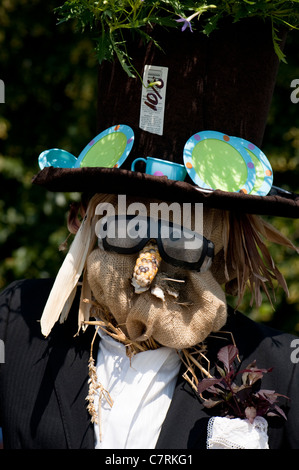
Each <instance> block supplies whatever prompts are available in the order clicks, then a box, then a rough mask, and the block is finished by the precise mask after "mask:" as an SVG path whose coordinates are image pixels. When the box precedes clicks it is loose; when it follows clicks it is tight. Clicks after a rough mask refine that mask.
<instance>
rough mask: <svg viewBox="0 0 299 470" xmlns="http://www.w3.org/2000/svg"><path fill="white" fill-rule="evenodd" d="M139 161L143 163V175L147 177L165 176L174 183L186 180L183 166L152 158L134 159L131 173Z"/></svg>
mask: <svg viewBox="0 0 299 470" xmlns="http://www.w3.org/2000/svg"><path fill="white" fill-rule="evenodd" d="M139 161H143V162H145V164H146V166H145V173H147V174H149V175H153V176H167V178H169V179H170V180H176V181H184V179H185V178H186V174H187V171H186V168H185V166H184V165H180V164H179V163H173V162H169V161H167V160H160V159H159V158H152V157H147V158H136V159H135V160H134V161H133V163H132V165H131V170H132V171H135V164H136V163H137V162H139Z"/></svg>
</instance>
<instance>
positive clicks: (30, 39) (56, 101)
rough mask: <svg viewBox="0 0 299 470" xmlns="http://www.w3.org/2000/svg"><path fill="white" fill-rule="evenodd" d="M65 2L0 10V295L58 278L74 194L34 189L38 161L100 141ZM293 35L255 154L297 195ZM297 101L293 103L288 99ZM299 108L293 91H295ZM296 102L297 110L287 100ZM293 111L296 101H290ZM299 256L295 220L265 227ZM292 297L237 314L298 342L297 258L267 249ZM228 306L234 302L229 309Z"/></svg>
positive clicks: (85, 43) (86, 65) (91, 77)
mask: <svg viewBox="0 0 299 470" xmlns="http://www.w3.org/2000/svg"><path fill="white" fill-rule="evenodd" d="M62 3H63V2H62V1H53V0H48V1H47V2H45V1H42V0H30V1H29V0H2V1H1V4H0V79H1V80H3V82H4V83H5V103H4V104H0V190H1V198H0V259H1V261H0V290H2V289H3V288H5V287H6V286H7V285H8V284H9V283H11V282H12V281H14V280H16V279H22V278H41V277H49V276H55V275H56V273H57V271H58V269H59V267H60V265H61V262H62V260H63V259H64V256H65V252H61V251H59V250H58V247H59V245H60V244H61V243H62V242H63V241H64V240H65V238H66V236H67V229H66V213H67V210H68V207H69V204H70V201H71V200H74V199H75V200H76V199H78V197H79V196H78V194H76V193H74V194H65V193H50V192H46V191H45V190H44V189H42V188H39V187H37V186H36V187H35V186H32V185H31V178H32V176H33V175H34V174H36V173H37V172H38V171H39V168H38V164H37V158H38V155H39V154H40V152H42V151H43V150H45V149H48V148H52V147H58V148H62V149H65V150H67V151H69V152H71V153H73V154H74V155H76V156H78V155H79V153H80V151H81V150H82V149H83V148H84V147H85V145H86V144H87V143H88V142H89V140H90V139H91V138H92V137H94V136H95V135H96V134H97V128H96V101H97V62H96V58H95V55H94V51H93V44H92V42H91V40H90V39H89V38H86V37H83V36H81V35H80V34H75V33H74V31H73V25H71V24H63V25H59V26H57V24H56V17H55V15H54V13H53V9H54V8H55V7H57V6H59V5H60V4H62ZM298 45H299V32H298V31H293V32H292V33H290V34H289V37H288V39H287V44H286V48H285V53H286V56H287V62H288V63H287V64H284V63H281V65H280V69H279V73H278V78H277V85H276V89H275V93H274V98H273V102H272V106H271V111H270V114H269V119H268V125H267V129H266V133H265V137H264V143H263V147H262V150H263V151H264V152H265V154H266V155H267V156H268V158H269V159H270V161H271V163H272V166H273V169H274V184H275V185H276V186H280V187H282V188H284V189H287V190H291V191H295V192H299V103H298V104H297V103H296V102H292V101H291V94H292V93H293V95H294V96H295V97H296V92H295V88H292V87H291V83H292V81H293V80H295V79H298V84H297V88H298V89H299V53H298V51H299V48H298ZM294 92H295V93H294ZM297 96H298V100H299V91H298V94H297ZM293 101H294V100H293ZM295 101H296V100H295ZM269 220H270V221H271V222H272V223H273V224H274V225H275V226H276V228H278V229H279V230H280V231H281V232H282V233H283V234H284V235H286V236H288V237H289V238H291V240H292V241H293V242H294V243H295V244H297V246H299V220H293V219H282V218H271V219H269ZM271 252H272V255H273V257H274V259H275V261H276V262H277V265H278V267H279V268H280V270H281V271H282V273H283V274H284V276H285V278H286V280H287V282H288V286H289V291H290V295H289V297H288V298H287V297H286V296H285V294H284V293H283V291H282V290H277V293H276V303H275V304H274V307H275V308H273V307H272V306H271V304H270V303H269V301H268V300H267V299H265V301H264V303H263V305H262V306H261V307H260V308H259V309H256V308H254V307H253V308H252V307H251V306H250V305H249V298H248V297H246V298H245V299H244V302H243V303H242V305H241V308H240V310H241V311H243V312H244V313H246V314H247V315H249V316H250V317H251V318H254V319H255V320H257V321H261V322H265V323H267V324H269V325H272V326H274V327H276V328H279V329H282V330H284V331H288V332H291V333H295V334H297V335H299V256H296V255H295V254H294V253H293V252H291V251H290V250H288V249H284V248H282V247H276V246H272V247H271ZM229 301H230V302H232V303H233V302H234V300H233V299H229Z"/></svg>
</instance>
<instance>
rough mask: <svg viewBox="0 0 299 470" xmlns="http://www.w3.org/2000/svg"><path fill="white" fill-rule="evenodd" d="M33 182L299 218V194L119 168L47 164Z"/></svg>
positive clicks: (61, 188)
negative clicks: (233, 188)
mask: <svg viewBox="0 0 299 470" xmlns="http://www.w3.org/2000/svg"><path fill="white" fill-rule="evenodd" d="M32 183H33V184H36V185H39V186H43V187H44V188H45V189H47V190H49V191H54V192H82V193H83V192H84V193H86V192H87V193H108V194H126V195H130V196H136V197H146V198H152V199H161V200H165V201H171V202H179V203H183V202H189V203H190V202H191V203H195V202H197V203H203V204H205V205H206V206H208V207H213V208H216V209H222V210H229V211H242V212H243V213H248V214H257V215H271V216H279V217H290V218H299V194H295V193H289V192H283V191H281V193H279V194H275V195H267V196H254V195H250V194H243V193H232V192H226V191H221V190H218V189H217V190H215V191H208V192H207V191H205V190H201V188H199V187H197V186H194V185H193V184H190V183H188V182H185V181H174V180H170V179H168V178H167V177H161V176H152V175H148V174H145V173H141V172H137V171H129V170H125V169H119V168H99V167H93V168H91V167H86V168H54V167H46V168H44V169H43V170H41V171H40V172H39V173H38V174H37V175H36V176H34V178H33V180H32ZM278 192H279V191H278Z"/></svg>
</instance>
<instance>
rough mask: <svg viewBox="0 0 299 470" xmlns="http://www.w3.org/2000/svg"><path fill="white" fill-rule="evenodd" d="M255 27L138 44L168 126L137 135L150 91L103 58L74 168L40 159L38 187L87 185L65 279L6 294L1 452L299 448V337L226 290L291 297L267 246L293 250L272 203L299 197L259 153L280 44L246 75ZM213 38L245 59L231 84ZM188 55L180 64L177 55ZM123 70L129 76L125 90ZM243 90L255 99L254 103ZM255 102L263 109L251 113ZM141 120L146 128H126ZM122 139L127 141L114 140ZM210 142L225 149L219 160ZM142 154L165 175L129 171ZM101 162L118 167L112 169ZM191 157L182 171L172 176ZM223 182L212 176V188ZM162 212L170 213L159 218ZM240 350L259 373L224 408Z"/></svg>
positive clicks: (288, 209) (246, 365) (234, 59)
mask: <svg viewBox="0 0 299 470" xmlns="http://www.w3.org/2000/svg"><path fill="white" fill-rule="evenodd" d="M245 26H246V23H245ZM245 29H246V28H245ZM243 32H244V25H243V26H242V27H241V28H239V27H238V26H236V25H234V26H233V27H232V26H231V25H230V27H229V28H228V29H227V30H226V31H225V40H224V41H220V44H219V43H218V46H217V48H216V46H215V44H216V37H211V39H209V40H207V39H204V40H202V42H199V38H197V40H198V41H193V40H192V42H191V41H190V38H189V39H188V40H187V43H184V39H183V40H182V37H181V36H180V37H178V36H177V35H174V36H172V38H171V41H170V40H168V41H166V43H165V44H164V46H165V47H164V49H165V50H166V53H165V54H161V53H160V52H157V55H155V54H154V53H153V50H152V48H151V44H149V46H148V49H147V50H146V53H145V54H144V53H143V55H142V56H141V54H137V58H139V59H140V60H141V62H142V64H141V63H140V65H138V67H139V66H140V70H143V68H144V66H145V65H146V64H151V65H153V66H157V68H159V66H160V65H161V63H163V64H164V65H166V67H168V75H169V83H168V85H167V93H166V101H165V115H164V128H163V132H162V135H157V134H154V133H153V132H151V131H149V130H140V129H138V110H137V108H136V107H135V101H136V96H137V93H138V94H141V90H140V89H139V91H138V92H137V91H136V84H134V85H133V82H132V79H126V78H125V77H124V76H123V74H122V72H121V70H118V69H117V65H115V64H112V65H111V64H109V65H105V66H103V68H102V70H101V74H100V87H99V88H100V106H99V122H100V124H99V128H100V129H101V130H103V129H106V127H108V128H109V129H108V131H107V132H104V131H103V132H104V134H103V133H101V134H100V138H97V139H94V140H93V141H91V143H90V144H89V145H88V146H87V147H86V149H84V151H83V152H82V155H80V156H79V157H78V162H79V163H76V161H75V160H76V159H75V160H74V159H73V160H72V158H70V160H72V164H73V166H72V165H69V167H67V165H64V166H63V165H61V166H59V165H57V164H56V166H55V164H54V163H53V162H54V159H51V152H49V151H48V153H47V154H43V155H42V156H41V158H40V162H42V170H41V171H40V173H39V174H38V175H37V176H36V177H35V179H34V183H35V184H39V185H41V186H44V187H45V188H46V189H49V190H53V191H79V192H82V194H83V196H82V200H81V203H80V204H79V205H73V206H72V208H71V211H70V214H69V219H68V226H69V230H70V232H71V233H73V234H74V235H75V237H74V240H73V242H72V244H71V246H70V248H69V251H68V254H67V255H66V258H65V260H64V263H63V265H62V266H61V268H60V270H59V272H58V274H57V277H56V279H55V281H54V282H53V281H52V280H32V281H31V280H30V281H29V280H26V281H17V282H15V283H13V284H12V285H10V286H9V287H8V288H7V289H6V290H5V291H4V292H3V293H2V296H1V304H0V306H1V317H0V319H1V322H0V338H1V339H4V341H5V348H6V349H5V352H6V362H5V364H4V365H2V366H1V376H0V419H1V421H0V423H1V426H2V427H3V433H4V445H5V446H6V447H7V448H43V449H45V448H73V449H77V448H101V449H109V448H110V449H122V448H131V449H141V448H143V449H153V448H157V449H159V448H160V449H167V448H168V449H175V448H176V449H193V448H201V449H203V448H207V447H209V448H270V449H271V448H287V447H288V448H298V447H299V440H298V436H299V432H298V431H299V420H298V417H297V416H298V407H299V398H298V387H299V372H298V365H296V364H294V363H292V361H291V359H290V355H291V352H292V350H291V343H292V341H293V340H294V337H293V336H291V335H288V334H284V333H282V332H279V331H275V330H272V329H270V328H267V327H265V326H263V325H259V324H257V323H255V322H253V321H252V320H250V319H248V318H247V317H246V316H244V315H242V314H241V313H239V312H237V311H234V310H233V309H232V308H230V307H229V306H228V305H227V303H226V297H225V294H226V293H229V294H232V295H236V296H237V297H238V299H239V301H241V299H242V297H243V295H244V292H245V289H246V287H247V286H248V287H249V288H250V290H251V292H252V301H255V302H256V303H257V305H259V304H260V303H261V291H265V292H266V293H267V295H268V296H269V298H270V293H269V291H270V290H271V287H272V284H273V280H274V281H275V282H276V281H277V282H278V284H280V286H282V288H284V289H285V291H286V292H287V286H286V284H285V281H284V278H283V276H282V275H281V273H280V271H279V269H278V268H277V267H276V265H275V263H274V261H273V259H272V257H271V255H270V254H269V251H268V249H267V247H266V242H267V241H270V242H274V243H278V244H281V245H285V246H288V247H289V248H291V249H294V250H296V248H295V247H294V245H293V244H292V243H291V242H290V241H289V240H287V239H286V238H285V237H284V236H283V235H281V234H280V233H279V232H278V231H277V230H276V229H275V228H274V227H272V226H271V225H270V224H269V223H267V222H266V221H264V220H263V219H262V218H261V217H260V215H267V214H270V215H280V216H289V217H298V216H299V205H298V198H299V196H298V195H295V194H291V193H288V192H285V191H282V190H280V189H279V188H273V187H272V185H271V184H270V183H269V180H267V177H268V176H269V173H266V172H267V171H268V172H269V171H270V172H271V170H269V168H268V167H266V164H268V160H265V158H262V157H261V155H262V153H261V151H260V150H259V149H258V150H259V152H260V153H258V154H256V152H255V150H256V149H257V148H258V146H260V145H261V140H262V135H263V131H264V125H265V120H266V116H267V110H268V107H269V104H270V96H268V98H267V97H266V96H265V93H264V91H265V90H267V93H269V91H270V94H271V93H272V90H273V86H274V82H273V79H268V78H267V77H266V72H267V70H266V69H268V68H269V67H268V66H269V64H270V63H271V65H272V66H274V75H275V73H276V70H277V59H276V57H275V53H274V52H273V53H272V52H269V50H268V51H267V61H263V57H262V56H263V54H264V52H263V50H264V49H263V48H260V47H256V49H254V50H255V53H256V55H259V56H260V57H259V59H260V60H261V61H262V63H263V67H262V68H261V67H259V66H255V67H253V62H251V59H250V57H247V56H246V66H249V71H248V69H245V68H244V67H245V65H244V67H243V65H242V66H241V65H240V62H239V55H238V54H239V53H238V51H237V49H238V48H237V47H235V46H236V44H238V46H240V43H241V42H242V45H243V51H244V48H245V50H248V49H250V48H252V47H253V46H252V43H253V42H254V41H257V44H256V45H257V46H258V45H259V41H260V40H261V37H263V38H264V39H265V41H264V42H265V43H267V42H268V43H269V41H270V39H271V38H270V39H269V30H267V29H266V28H265V27H263V28H262V29H261V30H255V33H256V34H255V35H254V37H252V36H250V41H249V35H248V34H245V35H243V34H242V33H243ZM215 35H216V36H217V33H215ZM169 39H170V36H169ZM192 39H193V38H192ZM249 42H250V44H249ZM174 43H175V44H176V45H177V48H174V47H173V44H174ZM187 44H188V47H187ZM168 47H169V50H168ZM171 49H174V50H175V54H176V57H175V59H174V58H173V57H171ZM187 49H188V50H189V52H190V56H188V55H187V54H186V50H187ZM216 49H217V51H218V52H220V53H219V57H220V59H219V60H224V57H225V60H226V61H230V63H231V64H233V63H234V64H235V63H238V64H239V65H238V67H237V68H235V69H234V73H235V74H236V75H235V77H234V79H232V78H231V75H230V72H229V73H227V74H226V75H227V76H226V79H227V82H226V81H225V80H226V79H225V70H226V67H224V64H222V66H221V67H222V69H223V74H222V75H221V78H222V79H223V81H221V84H220V82H219V81H218V80H216V79H214V78H215V73H216V71H215V69H214V66H212V65H211V63H210V61H208V62H204V61H202V60H201V59H199V57H198V55H199V54H201V55H203V56H206V55H207V54H208V50H210V51H214V52H215V50H216ZM224 49H226V50H227V51H229V52H230V53H229V54H226V55H225V54H223V52H224ZM178 51H181V52H183V54H182V57H184V59H182V60H184V61H185V62H182V63H185V65H184V66H183V69H182V70H183V72H184V73H179V71H178V69H177V67H175V66H174V65H175V63H177V61H178V60H179V59H178V56H177V54H178V53H179V52H178ZM212 58H213V60H215V54H214V53H213V54H212V55H211V61H212ZM255 59H256V58H255ZM207 63H208V65H207ZM258 63H260V62H258ZM188 64H189V65H188ZM242 64H244V63H243V62H242ZM226 66H227V64H226ZM194 67H195V68H196V71H195V72H194ZM228 68H230V66H228ZM174 71H175V73H174ZM249 72H250V75H249ZM217 74H218V72H217ZM217 74H216V75H217ZM252 76H253V77H254V78H255V79H254V80H251V78H252ZM107 77H109V79H108V78H107ZM110 77H111V79H110ZM211 77H212V78H211ZM244 77H245V78H246V81H245V83H244V80H245V79H244ZM250 77H251V78H250ZM115 79H117V80H115ZM116 82H117V83H118V85H117V83H116ZM120 82H121V83H123V84H124V86H123V87H122V89H121V93H119V94H118V95H117V96H116V95H115V93H116V92H117V88H119V83H120ZM134 83H136V82H134ZM161 83H162V82H161V81H160V82H159V84H160V86H161ZM163 83H164V82H163ZM183 83H185V86H183ZM257 83H258V86H257ZM269 83H270V86H269ZM187 84H189V85H187ZM248 84H250V85H251V86H252V93H251V92H250V93H249V92H248V86H249V85H248ZM271 84H272V85H271ZM220 85H221V90H219V87H220ZM217 88H218V91H220V93H219V94H218V91H217ZM178 89H179V90H180V98H179V99H177V97H178V93H177V92H178ZM240 89H242V90H247V95H246V98H245V96H243V91H242V90H241V92H240V93H241V95H240V96H241V98H242V100H239V97H238V96H237V95H238V90H240ZM124 90H125V92H124ZM230 91H231V94H230ZM253 93H256V94H257V96H256V97H255V98H254V97H253ZM186 96H188V99H189V101H186ZM229 96H230V98H229ZM248 96H250V99H251V100H253V101H251V104H250V105H249V106H245V103H244V101H243V100H246V102H247V104H248ZM232 97H234V102H232V101H230V99H232ZM261 97H262V98H263V99H262V101H263V102H262V105H263V106H262V108H263V109H262V111H260V110H258V109H257V108H256V103H258V102H259V103H260V101H261ZM106 98H107V99H106ZM259 100H260V101H259ZM178 103H184V107H186V103H188V106H187V107H186V115H187V116H188V117H186V116H185V117H184V116H183V115H182V113H178V112H177V111H176V106H178ZM260 104H261V103H260ZM184 109H185V108H184ZM228 110H230V112H229V113H228ZM261 121H262V122H261ZM178 123H179V124H178ZM160 125H161V123H160ZM111 126H112V127H111ZM128 127H129V129H128ZM131 129H133V131H134V132H133V134H134V135H132V134H130V135H129V136H128V135H127V134H126V133H127V132H130V130H131ZM206 131H207V132H206ZM210 132H212V133H213V134H210ZM120 133H121V134H122V135H120ZM135 134H136V135H135ZM123 135H125V136H126V137H127V138H126V139H125V145H124V148H123V147H122V146H121V144H119V143H117V142H122V140H123ZM245 139H246V140H245ZM182 142H184V143H185V145H182ZM202 143H203V146H202ZM246 143H247V153H246V152H245V153H244V152H243V151H242V149H243V148H244V147H243V146H244V145H246ZM109 145H111V147H110V150H109ZM198 145H199V147H198ZM248 145H249V146H248ZM100 146H102V147H100ZM113 146H114V147H113ZM118 146H120V147H121V151H120V154H118V153H117V152H118ZM128 146H129V147H128ZM227 146H229V147H227ZM104 147H105V148H106V149H107V148H108V150H105V151H102V148H104ZM207 148H209V149H211V148H212V150H213V153H212V154H209V158H207V157H206V155H207V154H206V153H205V151H206V149H207ZM228 148H229V153H228V155H227V154H226V150H227V149H228ZM215 149H216V150H215ZM217 149H218V150H219V151H218V150H217ZM127 150H128V152H127ZM250 150H251V154H250V152H249V151H250ZM90 152H91V153H90ZM115 152H116V153H115ZM126 152H127V153H126ZM219 153H220V156H221V159H220V160H221V162H223V159H224V156H225V155H226V157H225V158H227V159H228V160H226V168H227V167H228V168H229V172H227V170H225V166H224V167H223V166H221V165H222V163H221V162H220V163H219V158H218V157H219ZM237 153H238V156H237ZM115 154H116V155H117V157H116V158H117V161H116V162H115V161H114V160H113V158H115ZM129 154H130V156H129V157H128V155H129ZM198 154H200V155H202V158H203V160H204V158H206V162H211V161H212V162H213V171H212V172H209V171H208V170H209V168H208V167H209V165H208V164H207V165H206V167H205V168H203V167H201V168H202V169H201V170H199V169H198V168H199V167H198V166H197V162H198V160H197V157H198ZM60 155H62V153H61V154H60ZM107 155H108V157H107ZM111 155H112V157H111ZM124 155H125V158H124ZM240 155H241V156H242V155H243V157H242V159H241V160H242V161H241V164H244V161H245V166H246V168H247V169H246V175H247V176H246V178H245V182H244V181H243V180H242V177H241V178H239V177H240V174H239V173H238V171H236V176H235V177H233V178H232V180H230V181H229V182H228V179H229V177H228V176H227V175H228V173H233V172H232V169H233V166H234V164H232V160H229V159H233V158H235V159H236V160H235V162H236V161H238V159H239V158H241V157H240ZM244 155H246V157H245V156H244ZM248 155H249V157H250V155H251V157H250V158H251V160H250V161H249V160H245V158H249V157H248ZM256 155H258V156H259V157H257V159H258V162H259V163H260V162H262V167H263V169H264V173H263V175H262V177H261V178H260V180H259V182H258V181H257V172H255V178H253V177H252V174H251V173H250V170H252V166H251V164H253V162H254V163H255V165H254V166H255V167H256V166H257V164H258V163H257V161H255V159H254V156H256ZM140 156H141V157H142V158H143V157H148V156H151V157H157V159H158V160H159V161H158V164H159V165H160V166H159V169H157V168H156V169H150V168H149V167H148V160H149V159H148V158H147V159H146V158H145V160H146V169H145V172H144V171H135V170H133V171H132V170H131V169H130V168H132V166H131V165H132V164H133V159H134V160H136V159H137V158H140ZM106 157H107V158H108V159H109V158H112V160H113V162H112V163H113V164H111V163H110V164H109V165H107V166H106V167H104V166H101V164H99V163H98V162H99V161H102V162H103V159H104V158H106ZM68 158H69V157H68ZM101 159H102V160H101ZM70 160H68V163H69V162H70ZM123 160H125V162H124V161H123ZM153 160H154V158H153ZM203 160H202V161H203ZM165 161H167V164H166V166H167V168H168V169H165V165H163V162H164V163H165ZM95 162H96V163H95ZM136 163H137V162H136ZM138 163H140V162H138ZM156 163H157V162H156ZM183 163H184V165H183ZM238 163H240V162H238ZM40 164H41V163H40ZM134 164H135V163H134ZM120 165H121V168H118V167H117V166H120ZM127 165H129V167H128V166H127ZM190 165H191V166H190ZM182 166H183V167H185V168H184V169H185V175H184V176H176V177H174V176H173V174H172V173H171V174H168V173H167V171H170V169H171V171H172V170H173V169H174V168H176V170H177V167H182ZM127 168H129V169H127ZM162 168H163V170H162ZM157 171H158V172H160V173H156V172H157ZM161 173H163V175H164V176H163V175H161ZM187 173H188V174H187ZM219 173H221V174H219ZM176 175H177V173H176ZM225 175H226V176H225ZM250 175H251V176H250ZM271 176H273V175H271ZM185 177H186V180H185ZM210 177H211V178H212V180H210V179H209V178H210ZM198 178H200V179H201V185H199V184H197V183H198ZM204 180H205V181H204ZM206 181H209V184H206ZM211 181H212V184H214V183H215V181H216V183H215V185H216V186H215V187H207V186H211ZM271 181H272V180H271ZM219 182H220V183H219ZM257 182H258V183H259V184H257ZM218 184H220V185H221V184H222V187H220V186H219V185H218ZM205 185H206V186H205ZM227 185H228V186H227ZM230 185H237V187H238V189H237V190H236V189H235V188H234V187H233V189H231V186H230ZM246 185H247V186H246ZM263 185H264V186H265V185H266V186H267V193H266V194H263V195H262V194H261V193H259V192H258V191H259V190H260V187H261V186H263ZM245 186H246V187H245ZM219 187H220V189H218V188H219ZM223 188H224V189H223ZM254 188H255V189H254ZM250 191H252V193H251V194H250ZM254 191H255V192H254ZM153 207H155V208H157V207H159V208H160V209H161V214H159V215H158V216H157V217H155V216H153V213H152V210H153ZM171 207H172V208H174V210H172V211H171V210H168V211H166V212H165V208H168V209H170V208H171ZM162 208H163V210H164V212H163V210H162ZM198 211H200V217H199V216H198ZM187 212H188V217H187V216H186V213H187ZM178 213H179V214H180V216H182V217H181V219H180V220H178V218H177V214H178ZM165 214H166V215H165ZM198 221H200V223H198ZM225 347H229V349H223V348H225ZM219 351H222V353H221V352H220V353H219ZM225 354H226V355H227V360H225V359H224V355H225ZM219 360H222V362H223V364H224V368H223V369H220V368H219V367H220V366H219ZM233 361H234V363H235V367H236V370H237V372H240V371H242V370H243V369H245V372H243V374H247V375H245V376H244V383H243V387H242V385H240V383H237V382H236V383H229V385H230V390H229V391H230V392H231V394H233V392H234V390H236V387H239V388H238V394H237V395H236V396H235V398H236V403H237V414H236V415H234V414H233V406H232V407H231V408H230V409H229V410H227V409H226V408H225V406H224V401H225V400H223V399H222V398H223V396H225V393H226V392H227V386H228V382H226V384H225V385H224V382H221V381H222V380H223V375H225V373H226V372H230V371H231V367H232V363H233ZM254 361H256V363H255V362H254ZM259 368H260V369H259ZM272 368H273V370H272ZM220 370H222V372H223V375H222V376H221V374H220V376H219V374H218V373H219V371H220ZM217 374H218V375H217ZM250 374H251V375H250ZM230 377H232V376H231V375H230ZM234 377H235V376H234ZM253 377H254V378H253ZM261 378H262V388H261V384H260V379H261ZM207 380H209V381H210V382H206V381H207ZM240 387H241V388H240ZM244 390H245V392H246V393H244ZM242 391H243V392H242ZM269 391H272V392H271V394H269ZM241 392H242V393H241ZM247 392H248V393H247ZM249 392H250V393H249ZM276 392H277V393H278V394H279V396H278V395H277V393H276ZM219 394H220V399H219ZM278 398H279V399H280V400H279V407H278V406H277V399H278ZM244 403H245V405H244ZM261 403H262V405H261ZM214 405H215V406H214ZM262 411H263V413H262ZM271 414H274V415H275V416H271ZM223 419H226V420H228V421H225V424H223V423H224V421H223Z"/></svg>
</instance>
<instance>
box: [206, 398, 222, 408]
mask: <svg viewBox="0 0 299 470" xmlns="http://www.w3.org/2000/svg"><path fill="white" fill-rule="evenodd" d="M222 402H223V400H221V399H219V398H216V397H212V398H208V399H204V402H203V405H204V406H205V407H206V408H214V406H216V405H219V404H220V403H222Z"/></svg>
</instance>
